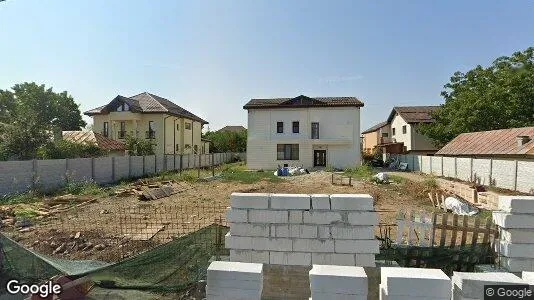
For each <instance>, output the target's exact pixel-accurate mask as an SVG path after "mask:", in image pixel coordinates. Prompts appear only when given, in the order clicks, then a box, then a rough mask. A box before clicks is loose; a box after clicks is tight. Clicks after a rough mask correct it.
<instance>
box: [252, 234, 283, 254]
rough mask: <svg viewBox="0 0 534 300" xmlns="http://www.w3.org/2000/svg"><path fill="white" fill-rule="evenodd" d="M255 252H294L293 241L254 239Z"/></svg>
mask: <svg viewBox="0 0 534 300" xmlns="http://www.w3.org/2000/svg"><path fill="white" fill-rule="evenodd" d="M250 249H254V250H272V251H293V240H291V239H286V238H263V237H253V238H252V248H250Z"/></svg>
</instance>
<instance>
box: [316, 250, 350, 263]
mask: <svg viewBox="0 0 534 300" xmlns="http://www.w3.org/2000/svg"><path fill="white" fill-rule="evenodd" d="M312 264H314V265H333V266H354V265H355V260H354V254H341V253H312Z"/></svg>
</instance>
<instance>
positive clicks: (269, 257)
mask: <svg viewBox="0 0 534 300" xmlns="http://www.w3.org/2000/svg"><path fill="white" fill-rule="evenodd" d="M227 221H228V223H229V224H230V231H229V233H228V234H227V235H226V237H225V244H226V248H229V249H230V260H231V261H238V262H253V263H265V264H275V265H301V266H310V265H312V264H320V265H347V266H362V267H373V266H375V254H376V253H379V243H378V241H377V240H376V239H375V236H374V226H375V225H377V224H378V218H377V214H376V212H374V209H373V198H372V197H371V196H370V195H359V194H358V195H354V194H335V195H323V194H321V195H306V194H265V193H233V194H232V196H231V208H230V209H229V211H228V212H227Z"/></svg>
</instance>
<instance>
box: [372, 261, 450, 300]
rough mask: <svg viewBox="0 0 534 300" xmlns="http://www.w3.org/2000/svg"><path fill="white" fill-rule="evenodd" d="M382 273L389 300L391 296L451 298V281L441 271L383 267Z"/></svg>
mask: <svg viewBox="0 0 534 300" xmlns="http://www.w3.org/2000/svg"><path fill="white" fill-rule="evenodd" d="M380 272H381V275H380V276H381V281H380V283H381V284H382V287H383V288H385V290H386V291H387V295H388V298H387V299H391V298H390V297H391V296H410V297H426V298H433V297H436V296H437V297H442V298H448V299H450V298H451V290H452V289H451V280H450V278H449V277H448V276H447V275H446V274H445V273H443V271H441V270H439V269H423V268H398V267H395V268H386V267H383V268H381V269H380Z"/></svg>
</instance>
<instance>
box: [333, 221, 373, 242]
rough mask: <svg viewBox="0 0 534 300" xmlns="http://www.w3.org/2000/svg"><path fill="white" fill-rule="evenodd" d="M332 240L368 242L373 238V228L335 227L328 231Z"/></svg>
mask: <svg viewBox="0 0 534 300" xmlns="http://www.w3.org/2000/svg"><path fill="white" fill-rule="evenodd" d="M330 231H331V233H332V238H334V239H340V240H370V239H374V238H375V229H374V227H373V226H343V225H335V226H332V228H331V229H330Z"/></svg>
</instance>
